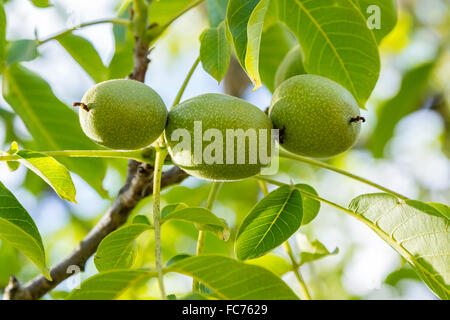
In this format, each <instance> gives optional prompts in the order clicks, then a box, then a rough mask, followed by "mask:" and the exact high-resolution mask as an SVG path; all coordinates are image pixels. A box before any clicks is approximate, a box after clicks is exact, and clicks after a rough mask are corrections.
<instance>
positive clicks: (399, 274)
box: [384, 265, 420, 287]
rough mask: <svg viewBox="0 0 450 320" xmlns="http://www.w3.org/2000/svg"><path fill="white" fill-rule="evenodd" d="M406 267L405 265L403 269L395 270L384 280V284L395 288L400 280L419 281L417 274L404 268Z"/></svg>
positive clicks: (410, 269) (408, 268)
mask: <svg viewBox="0 0 450 320" xmlns="http://www.w3.org/2000/svg"><path fill="white" fill-rule="evenodd" d="M406 266H408V265H405V266H404V267H402V268H400V269H398V270H395V271H394V272H391V273H390V274H389V275H388V276H387V277H386V279H385V280H384V283H386V284H388V285H390V286H393V287H395V286H397V284H398V283H399V282H400V281H402V280H417V281H420V278H419V275H418V274H417V272H416V271H414V269H412V268H410V267H406Z"/></svg>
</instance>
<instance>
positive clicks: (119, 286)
mask: <svg viewBox="0 0 450 320" xmlns="http://www.w3.org/2000/svg"><path fill="white" fill-rule="evenodd" d="M155 275H156V273H155V272H151V271H148V270H111V271H106V272H102V273H99V274H97V275H95V276H93V277H91V278H89V279H87V280H86V281H83V283H81V286H80V289H75V290H73V291H72V292H71V293H70V294H69V295H68V296H67V297H66V300H113V299H116V298H118V297H119V296H120V295H121V294H122V293H123V292H124V291H125V290H126V289H128V288H130V287H132V286H133V285H135V284H137V283H138V282H140V281H143V280H145V279H149V278H151V277H154V276H155Z"/></svg>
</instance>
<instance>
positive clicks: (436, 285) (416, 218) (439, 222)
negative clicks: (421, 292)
mask: <svg viewBox="0 0 450 320" xmlns="http://www.w3.org/2000/svg"><path fill="white" fill-rule="evenodd" d="M349 208H350V210H352V211H353V212H355V214H356V215H357V217H359V219H360V220H362V221H363V222H364V223H365V224H367V225H368V226H369V227H370V228H371V229H372V230H374V231H375V232H376V233H377V234H378V235H379V236H380V237H381V238H382V239H383V240H384V241H386V242H387V243H388V244H389V245H391V246H392V247H393V248H394V249H395V250H396V251H397V252H398V253H399V254H400V255H401V256H402V257H403V258H404V259H406V260H407V261H408V262H409V263H410V264H411V265H412V266H413V268H414V269H415V270H416V271H417V272H418V273H419V275H420V277H421V278H422V280H423V281H424V282H425V283H426V284H427V285H428V287H430V289H431V290H432V291H433V292H434V293H436V294H437V295H438V296H439V297H440V298H442V299H450V285H449V282H450V272H449V266H450V256H449V255H448V252H449V250H450V232H449V223H450V220H449V219H448V218H447V217H445V216H444V215H443V214H442V213H440V212H439V211H437V210H436V209H435V208H434V207H432V206H430V205H428V204H425V203H423V202H420V201H415V200H405V201H400V200H398V199H397V198H396V197H394V196H392V195H388V194H368V195H362V196H360V197H358V198H356V199H354V200H352V202H351V203H350V206H349Z"/></svg>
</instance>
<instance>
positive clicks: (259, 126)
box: [165, 94, 273, 181]
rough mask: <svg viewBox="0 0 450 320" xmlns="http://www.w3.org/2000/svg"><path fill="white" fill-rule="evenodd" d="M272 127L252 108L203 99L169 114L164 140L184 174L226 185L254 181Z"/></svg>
mask: <svg viewBox="0 0 450 320" xmlns="http://www.w3.org/2000/svg"><path fill="white" fill-rule="evenodd" d="M272 128H273V127H272V123H271V121H270V119H269V117H268V116H267V115H266V114H265V113H264V112H263V111H261V110H260V109H258V108H257V107H255V106H254V105H252V104H250V103H248V102H246V101H244V100H241V99H238V98H235V97H231V96H228V95H223V94H204V95H200V96H197V97H194V98H192V99H189V100H186V101H184V102H183V103H181V104H179V105H178V106H176V107H175V108H174V109H173V110H171V111H170V112H169V117H168V121H167V127H166V131H165V135H166V140H167V143H168V146H169V152H170V155H171V156H172V159H173V161H174V162H175V163H176V164H177V165H178V166H180V167H181V168H182V169H183V170H185V171H186V172H187V173H189V174H191V175H193V176H195V177H197V178H201V179H206V180H217V181H229V180H240V179H245V178H248V177H251V176H254V175H256V174H258V173H259V172H260V171H261V168H263V167H265V166H266V165H268V164H269V163H270V157H271V141H272V140H271V130H272ZM249 129H250V130H249ZM263 132H265V134H266V135H264V133H263ZM239 141H241V142H242V141H244V142H245V145H243V144H242V143H240V142H239ZM180 143H181V144H180ZM183 145H184V147H183ZM260 150H262V152H263V153H264V154H263V156H261V154H260V152H259V151H260ZM266 156H267V157H266ZM263 158H266V159H263ZM267 158H268V161H267ZM242 160H243V161H242ZM255 160H256V161H255Z"/></svg>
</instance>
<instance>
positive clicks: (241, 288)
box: [166, 255, 298, 300]
mask: <svg viewBox="0 0 450 320" xmlns="http://www.w3.org/2000/svg"><path fill="white" fill-rule="evenodd" d="M166 271H172V272H179V273H182V274H185V275H188V276H191V277H192V278H194V279H195V280H197V281H199V282H201V283H203V284H204V285H205V286H207V287H208V288H210V289H211V290H213V291H214V293H215V294H216V295H217V296H218V297H219V298H221V299H232V300H273V299H280V300H296V299H298V298H297V296H296V295H295V294H294V293H293V292H292V290H291V289H290V288H289V287H288V285H287V284H286V283H285V282H284V281H283V280H281V279H280V278H278V277H277V276H276V275H275V274H273V273H272V272H270V271H267V270H266V269H264V268H261V267H258V266H255V265H249V264H245V263H243V262H239V261H236V260H233V259H231V258H227V257H223V256H207V255H203V256H196V257H191V258H186V259H182V260H181V261H179V262H177V263H175V264H173V265H171V266H170V267H168V268H167V269H166Z"/></svg>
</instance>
